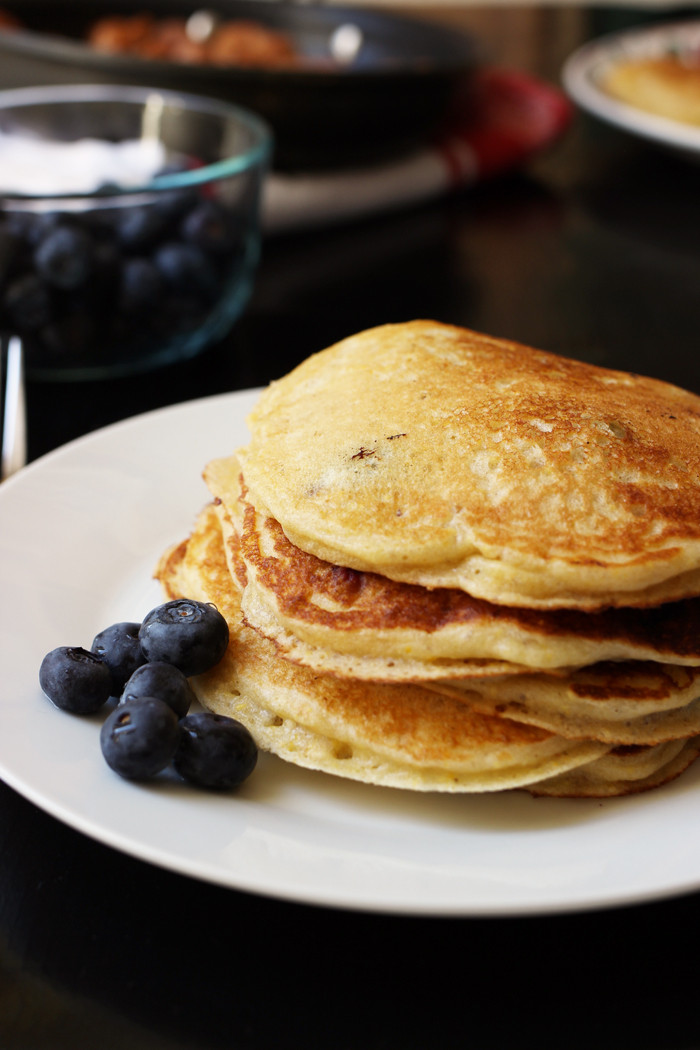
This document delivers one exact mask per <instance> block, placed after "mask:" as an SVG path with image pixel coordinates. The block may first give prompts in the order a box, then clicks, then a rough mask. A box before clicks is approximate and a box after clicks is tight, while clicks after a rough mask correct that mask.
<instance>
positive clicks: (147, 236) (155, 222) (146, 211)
mask: <svg viewBox="0 0 700 1050" xmlns="http://www.w3.org/2000/svg"><path fill="white" fill-rule="evenodd" d="M163 228H164V218H163V216H162V215H160V214H159V213H158V212H157V211H156V210H155V208H151V207H150V206H149V205H147V204H144V205H141V206H137V207H134V208H124V210H123V211H122V212H120V213H119V214H118V217H117V223H116V232H117V237H118V238H119V241H120V242H121V244H123V245H124V246H125V247H127V248H130V249H135V248H137V249H138V248H144V247H146V246H147V245H149V244H153V243H155V241H156V240H158V238H159V236H161V234H162V232H163Z"/></svg>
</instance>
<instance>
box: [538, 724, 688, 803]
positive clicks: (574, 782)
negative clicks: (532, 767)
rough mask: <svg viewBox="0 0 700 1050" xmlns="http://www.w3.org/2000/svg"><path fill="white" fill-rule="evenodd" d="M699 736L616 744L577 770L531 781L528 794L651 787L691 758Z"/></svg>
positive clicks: (592, 794) (604, 793) (603, 793)
mask: <svg viewBox="0 0 700 1050" xmlns="http://www.w3.org/2000/svg"><path fill="white" fill-rule="evenodd" d="M698 752H700V739H699V738H698V737H693V738H691V739H690V740H686V741H674V742H673V743H672V744H665V745H659V746H658V747H656V748H649V749H646V748H634V747H632V748H617V749H615V750H614V751H612V752H610V753H609V754H608V755H603V757H602V758H599V759H596V760H594V761H593V762H591V763H589V764H588V765H587V766H584V767H582V768H581V769H580V770H567V772H566V773H559V774H557V775H556V776H554V777H550V779H549V780H544V781H542V782H541V783H539V784H534V785H533V786H532V787H531V788H530V789H529V790H530V794H532V795H538V796H541V795H546V796H548V797H550V798H612V797H613V796H618V795H634V794H639V793H640V792H642V791H651V790H652V788H657V787H661V786H662V784H668V783H669V782H670V781H671V780H675V779H676V777H679V776H680V775H681V773H684V772H685V770H686V769H688V767H689V766H690V765H692V763H693V762H694V761H695V759H696V758H697V757H698Z"/></svg>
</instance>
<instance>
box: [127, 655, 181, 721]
mask: <svg viewBox="0 0 700 1050" xmlns="http://www.w3.org/2000/svg"><path fill="white" fill-rule="evenodd" d="M144 696H157V697H158V699H159V700H162V701H163V703H165V704H167V705H168V707H170V708H172V710H173V711H174V712H175V714H176V715H177V717H178V718H184V717H185V715H186V714H187V712H188V711H189V709H190V707H191V706H192V704H193V702H194V700H195V695H194V690H193V689H192V686H191V685H190V683H189V682H188V681H187V678H186V677H185V675H184V674H183V673H182V671H180V670H179V669H178V668H177V667H175V666H174V664H166V663H163V662H162V661H158V660H157V661H154V662H153V663H148V664H143V665H142V666H141V667H137V668H136V670H135V671H134V673H133V674H132V676H131V678H130V679H129V681H128V682H127V683H126V685H125V686H124V692H123V693H122V696H121V700H120V703H122V704H123V703H126V702H127V701H131V700H139V699H141V697H144Z"/></svg>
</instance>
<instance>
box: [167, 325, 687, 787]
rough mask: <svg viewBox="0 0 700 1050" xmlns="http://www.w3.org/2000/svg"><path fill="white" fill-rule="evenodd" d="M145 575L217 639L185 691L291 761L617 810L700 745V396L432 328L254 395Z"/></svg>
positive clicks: (378, 332)
mask: <svg viewBox="0 0 700 1050" xmlns="http://www.w3.org/2000/svg"><path fill="white" fill-rule="evenodd" d="M248 422H249V426H250V432H251V440H250V443H249V444H248V445H247V447H245V448H242V449H238V450H237V451H236V452H235V453H234V454H232V455H231V456H230V457H228V458H225V459H219V460H215V461H214V462H211V463H210V464H209V465H208V466H207V467H206V470H205V475H204V476H205V480H206V482H207V484H208V486H209V488H210V490H211V493H212V496H213V499H212V502H211V503H210V504H209V505H208V506H207V507H206V508H205V509H204V510H203V511H202V513H201V514H200V517H199V519H198V520H197V522H196V525H195V528H194V530H193V532H192V534H191V536H190V537H189V538H188V539H187V540H186V541H184V542H183V543H180V544H178V545H177V546H175V547H173V548H172V549H170V550H169V551H167V552H166V553H165V554H164V555H163V558H162V559H161V562H160V565H159V567H158V572H157V574H158V576H159V578H160V579H161V581H162V583H163V585H164V587H165V590H166V593H167V594H168V595H169V596H171V597H176V596H180V595H187V596H190V597H194V598H198V599H200V600H207V601H213V602H214V603H215V604H216V605H217V606H218V607H219V609H220V610H221V611H222V613H223V614H224V615H225V616H226V618H227V620H228V621H229V624H230V627H231V644H230V646H229V650H228V652H227V654H226V656H225V658H224V660H223V661H222V662H221V664H220V665H219V666H218V667H216V668H214V669H213V670H212V671H211V672H209V673H207V674H206V675H203V676H201V677H200V678H198V679H196V680H195V682H194V685H195V688H196V691H197V693H198V696H199V698H200V700H201V702H202V703H203V704H204V706H205V707H207V708H210V709H212V710H214V711H218V712H220V713H225V714H229V715H232V716H233V717H236V718H238V719H239V720H241V721H243V722H244V723H245V724H247V725H248V726H249V728H250V729H251V731H252V732H253V734H254V736H255V738H256V740H257V742H258V744H259V746H260V747H262V748H263V749H266V750H270V751H272V752H274V753H276V754H277V755H279V756H281V757H282V758H284V759H287V760H288V761H290V762H294V763H296V764H298V765H301V766H305V767H308V768H312V769H318V770H324V771H326V772H329V773H335V774H338V775H341V776H345V777H349V778H352V779H355V780H361V781H365V782H368V783H372V784H383V785H390V786H394V787H404V788H411V789H414V790H438V791H452V792H460V791H462V792H481V791H494V790H503V789H508V788H517V787H524V788H526V789H527V790H529V791H530V792H532V793H533V794H540V795H566V796H610V795H620V794H626V793H629V792H633V791H640V790H643V789H647V788H651V787H656V786H658V785H660V784H662V783H665V782H666V781H668V780H670V779H671V778H673V777H675V776H677V775H678V774H679V773H680V772H682V771H683V770H684V769H686V767H687V766H688V765H690V763H691V762H692V761H693V760H694V759H695V758H696V757H697V754H698V751H699V750H700V699H699V698H700V597H699V596H700V398H699V397H696V396H695V395H693V394H691V393H688V392H686V391H683V390H680V389H678V388H676V387H673V386H670V385H668V384H665V383H661V382H659V381H657V380H653V379H648V378H644V377H640V376H636V375H630V374H627V373H623V372H614V371H610V370H606V369H602V368H596V367H594V366H591V365H587V364H582V363H579V362H575V361H571V360H567V359H565V358H562V357H558V356H556V355H553V354H548V353H544V352H541V351H537V350H533V349H530V348H527V347H523V346H520V345H518V344H515V343H511V342H506V341H503V340H498V339H494V338H490V337H488V336H484V335H481V334H478V333H475V332H471V331H468V330H464V329H459V328H455V327H452V326H448V325H442V324H439V323H436V322H429V321H415V322H411V323H407V324H397V325H385V326H382V327H380V328H376V329H372V330H370V331H367V332H363V333H360V334H359V335H356V336H354V337H351V338H349V339H346V340H344V341H343V342H341V343H339V344H337V345H336V346H333V347H330V348H329V349H327V350H324V351H322V352H321V353H319V354H316V355H314V356H312V357H310V358H308V359H307V360H306V361H305V362H303V363H302V364H301V365H300V366H299V367H297V368H296V369H295V370H294V371H292V372H291V373H290V374H289V375H287V376H285V377H284V378H283V379H281V380H279V381H277V382H275V383H273V384H271V385H270V386H269V387H268V388H267V389H266V390H265V391H264V392H263V393H262V395H261V397H260V399H259V402H258V404H257V406H256V407H255V409H254V411H253V412H252V414H251V416H250V418H249V421H248Z"/></svg>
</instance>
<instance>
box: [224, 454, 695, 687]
mask: <svg viewBox="0 0 700 1050" xmlns="http://www.w3.org/2000/svg"><path fill="white" fill-rule="evenodd" d="M204 477H205V480H206V482H207V484H208V486H209V488H210V489H211V491H212V493H213V495H214V496H215V497H216V499H217V501H219V502H218V504H217V509H218V513H219V515H220V518H221V525H222V530H223V533H224V537H225V539H226V543H227V554H228V558H229V569H230V571H231V573H232V575H233V576H234V577H236V576H240V578H241V580H245V585H246V586H245V592H244V595H243V610H244V613H245V616H246V619H247V621H248V622H249V623H250V624H251V625H252V626H254V627H255V628H256V629H257V630H259V631H261V633H263V634H264V635H266V637H268V638H270V639H272V640H273V641H275V642H276V644H277V645H278V646H279V647H280V648H281V649H283V650H284V651H285V652H287V654H288V655H289V658H290V659H294V660H297V661H298V662H301V663H306V664H307V665H309V666H313V667H316V668H317V669H320V670H334V671H335V672H336V673H338V674H345V675H349V676H353V677H365V678H374V679H384V680H413V681H420V680H423V681H427V680H429V679H436V678H445V677H453V678H458V677H464V678H466V677H473V676H475V675H476V676H484V675H486V674H503V673H508V672H510V673H514V672H517V671H518V670H528V669H537V670H551V669H561V668H564V669H569V668H574V667H581V666H585V665H588V664H591V663H598V662H600V661H606V660H646V661H649V660H653V661H657V662H665V663H677V664H683V665H693V666H697V665H700V599H697V598H696V599H688V600H687V601H684V602H674V603H668V604H666V605H663V606H660V607H657V608H653V609H619V608H617V609H608V610H604V611H602V612H597V613H585V612H579V611H577V610H532V609H524V608H522V607H516V608H509V607H507V606H503V605H496V604H494V603H490V602H486V601H484V600H482V599H478V598H473V597H472V596H471V595H469V594H467V593H466V592H464V591H459V590H455V589H452V588H445V587H442V588H435V589H433V590H428V589H426V588H424V587H419V586H417V585H415V584H406V583H399V582H397V581H395V580H390V579H388V578H387V577H384V576H380V575H378V574H377V573H368V572H361V571H359V570H356V569H346V568H343V567H340V566H336V565H331V564H329V563H328V562H324V561H321V559H319V558H317V557H316V556H315V555H312V554H307V553H306V552H304V551H301V550H300V549H299V548H297V547H295V546H294V545H293V544H292V543H291V542H290V541H289V540H288V539H287V537H286V536H285V535H284V532H283V531H282V529H281V526H280V525H279V523H277V522H276V521H274V519H272V518H270V517H269V516H267V515H262V514H260V513H259V512H258V511H256V509H255V507H254V506H253V505H252V503H251V502H250V497H249V496H248V494H247V492H245V491H244V483H243V479H242V475H241V472H240V465H239V463H238V461H237V459H236V457H235V456H232V457H230V458H227V459H220V460H215V461H212V462H211V463H209V464H208V465H207V467H206V469H205V472H204ZM242 486H243V487H242ZM239 560H240V562H242V565H239V564H238V562H239Z"/></svg>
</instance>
